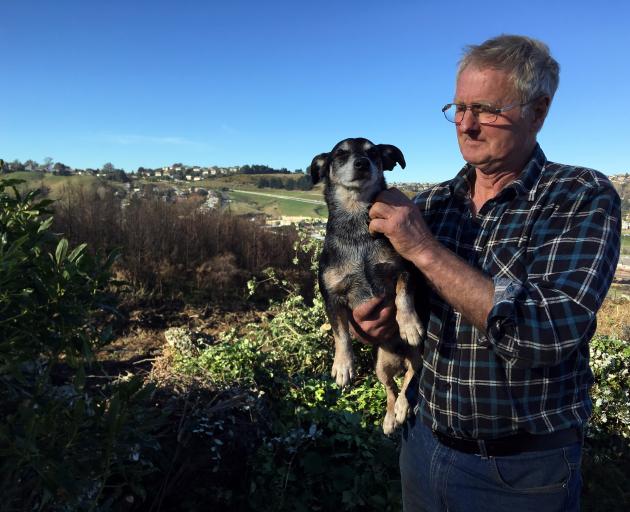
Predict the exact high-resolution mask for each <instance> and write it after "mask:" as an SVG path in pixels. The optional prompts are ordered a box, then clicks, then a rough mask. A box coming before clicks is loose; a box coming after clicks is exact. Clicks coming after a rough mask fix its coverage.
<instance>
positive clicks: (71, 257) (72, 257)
mask: <svg viewBox="0 0 630 512" xmlns="http://www.w3.org/2000/svg"><path fill="white" fill-rule="evenodd" d="M86 247H87V244H81V245H79V246H77V247H75V248H74V249H73V250H72V252H71V253H70V254H69V255H68V261H74V260H76V259H77V258H78V257H79V256H80V255H81V254H83V251H84V250H85V248H86Z"/></svg>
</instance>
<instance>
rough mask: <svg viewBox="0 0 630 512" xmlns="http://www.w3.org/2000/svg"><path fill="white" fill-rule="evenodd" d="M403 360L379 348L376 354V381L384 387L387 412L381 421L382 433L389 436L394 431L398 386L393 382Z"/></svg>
mask: <svg viewBox="0 0 630 512" xmlns="http://www.w3.org/2000/svg"><path fill="white" fill-rule="evenodd" d="M403 364H404V360H403V358H402V357H400V356H399V355H397V354H393V353H391V352H388V351H386V350H383V349H382V348H380V347H379V349H378V352H377V354H376V376H377V377H378V380H379V381H380V382H381V384H383V386H385V392H386V393H387V410H386V412H385V419H384V420H383V432H384V433H385V434H386V435H390V434H392V433H393V432H394V430H395V429H396V410H395V407H396V403H397V400H396V396H397V395H398V386H397V385H396V382H395V381H394V377H395V376H396V375H398V374H399V373H400V371H401V370H402V369H403Z"/></svg>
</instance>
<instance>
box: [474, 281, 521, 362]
mask: <svg viewBox="0 0 630 512" xmlns="http://www.w3.org/2000/svg"><path fill="white" fill-rule="evenodd" d="M493 282H494V300H493V306H492V309H491V310H490V313H489V314H488V320H487V325H486V333H487V337H485V338H484V341H485V344H486V345H489V344H492V345H498V344H499V343H500V342H501V340H503V338H504V335H505V333H506V329H507V327H508V326H509V325H511V326H512V327H513V326H514V324H515V317H516V311H515V310H516V306H515V302H516V298H517V297H518V296H519V295H520V294H521V293H522V292H523V290H524V288H525V287H524V286H523V285H522V284H521V283H519V282H518V281H513V280H511V279H509V278H506V277H495V278H493ZM511 331H512V332H513V329H511ZM509 338H510V339H511V338H512V337H511V336H510V337H509ZM503 341H504V345H510V344H511V343H509V342H508V343H507V344H506V343H505V341H507V340H503ZM502 348H504V349H506V350H507V351H510V349H511V348H513V347H509V346H503V347H502Z"/></svg>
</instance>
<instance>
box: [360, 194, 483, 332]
mask: <svg viewBox="0 0 630 512" xmlns="http://www.w3.org/2000/svg"><path fill="white" fill-rule="evenodd" d="M370 218H371V219H372V220H371V222H370V231H371V232H373V233H374V232H376V233H383V234H384V235H385V236H386V237H387V238H388V239H389V241H390V242H391V243H392V245H393V246H394V249H396V252H398V254H400V255H401V256H402V257H403V258H405V259H407V260H409V261H410V262H412V263H413V264H414V265H415V266H416V267H417V268H418V269H419V270H420V271H421V272H422V273H423V275H424V276H425V278H426V279H427V281H428V282H429V283H430V284H431V285H432V286H433V288H435V290H436V291H437V292H438V293H439V294H440V296H441V297H442V298H443V299H444V300H445V301H446V302H448V303H449V304H451V306H453V308H454V309H455V310H457V311H459V312H460V313H461V314H462V315H463V316H464V318H466V319H467V320H468V321H469V322H470V323H472V324H473V325H474V326H475V327H477V329H479V330H480V331H481V332H485V331H486V326H487V321H488V314H489V313H490V310H491V309H492V306H493V298H494V284H493V282H492V280H491V279H490V278H489V277H487V276H485V275H484V274H483V273H482V272H480V271H479V270H477V269H476V268H474V267H472V266H471V265H469V264H468V263H466V262H465V261H464V260H462V259H461V258H460V257H459V256H457V255H456V254H455V253H453V252H451V251H450V250H448V249H447V248H446V247H444V246H443V245H442V244H440V243H439V242H438V241H437V240H436V239H435V238H434V237H433V235H432V233H431V231H430V230H429V228H428V227H427V225H426V223H425V222H424V219H423V218H422V214H421V213H420V210H418V207H417V206H416V205H415V204H414V203H412V202H411V201H410V200H409V199H408V198H407V196H405V195H404V194H403V193H402V192H400V191H399V190H398V189H395V188H391V189H388V190H386V191H385V192H383V193H381V194H380V195H379V196H378V198H377V202H376V203H375V204H374V206H373V207H372V208H371V210H370Z"/></svg>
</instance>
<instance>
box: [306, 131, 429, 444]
mask: <svg viewBox="0 0 630 512" xmlns="http://www.w3.org/2000/svg"><path fill="white" fill-rule="evenodd" d="M396 164H400V166H401V167H402V168H403V169H404V168H405V165H406V163H405V158H404V156H403V154H402V152H401V151H400V149H398V148H397V147H396V146H392V145H389V144H378V145H376V144H373V143H372V142H370V141H369V140H367V139H364V138H354V139H344V140H342V141H341V142H339V143H337V144H336V145H335V147H334V148H333V149H332V151H330V152H329V153H321V154H319V155H317V156H316V157H315V158H313V161H312V163H311V166H310V174H311V178H312V181H313V183H314V184H316V183H318V182H320V181H323V182H324V183H325V188H324V196H325V199H326V204H327V205H328V223H327V226H326V237H325V239H324V248H323V251H322V254H321V257H320V261H319V273H318V279H319V287H320V291H321V293H322V296H323V299H324V304H325V308H326V314H327V316H328V319H329V322H330V325H331V327H332V332H333V337H334V341H335V357H334V361H333V367H332V372H331V374H332V376H333V378H334V379H335V382H336V383H337V385H339V386H340V387H345V386H347V385H348V384H349V383H350V381H351V380H352V378H353V376H354V363H353V359H354V356H353V352H352V342H351V339H350V331H349V316H348V315H349V314H350V311H351V310H353V309H355V308H356V307H357V306H359V305H360V304H362V303H364V302H366V301H367V300H368V299H370V298H372V297H380V296H386V297H390V298H393V297H394V296H395V304H396V310H397V312H396V321H397V323H398V327H399V332H400V336H399V337H396V338H395V339H391V340H383V341H380V342H379V343H378V344H377V357H376V375H377V377H378V379H379V381H380V382H381V383H382V384H383V385H384V386H385V390H386V393H387V410H386V413H385V419H384V421H383V432H385V434H387V435H389V434H391V433H393V432H394V430H395V429H396V427H397V426H398V425H401V424H402V423H404V421H405V420H406V419H407V416H408V414H409V402H408V400H407V398H406V396H405V391H406V389H407V387H408V386H409V382H410V381H411V379H412V377H413V375H414V373H415V372H416V371H417V370H418V369H419V368H420V365H421V352H420V348H419V346H420V344H421V342H422V340H423V338H424V335H425V330H424V327H423V324H422V322H421V321H420V318H419V317H418V314H417V313H416V309H415V304H414V289H413V283H412V279H411V276H412V272H411V269H410V268H409V266H408V265H410V264H409V263H408V262H406V260H404V259H403V258H402V257H401V256H399V255H398V253H396V251H395V250H394V248H393V247H392V245H391V244H390V242H389V241H388V240H387V238H386V237H384V236H382V235H378V236H372V235H371V234H370V232H369V230H368V224H369V221H370V219H369V216H368V210H369V208H370V206H371V205H372V203H373V202H374V199H375V198H376V196H377V195H378V194H379V192H381V191H382V190H385V188H386V187H387V185H386V183H385V177H384V174H383V171H391V170H392V169H393V168H394V167H395V166H396ZM403 372H404V378H403V383H402V386H401V390H400V393H399V392H398V388H397V385H396V382H395V381H394V377H396V376H398V375H400V374H401V373H403Z"/></svg>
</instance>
